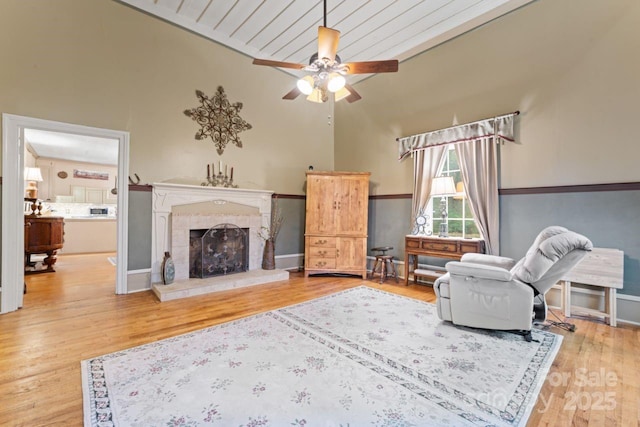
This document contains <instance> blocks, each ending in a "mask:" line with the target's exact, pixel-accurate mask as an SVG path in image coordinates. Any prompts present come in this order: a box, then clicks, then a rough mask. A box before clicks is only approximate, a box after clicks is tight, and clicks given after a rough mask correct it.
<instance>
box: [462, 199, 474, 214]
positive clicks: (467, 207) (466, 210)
mask: <svg viewBox="0 0 640 427" xmlns="http://www.w3.org/2000/svg"><path fill="white" fill-rule="evenodd" d="M464 217H465V218H473V212H471V206H470V205H469V201H467V200H465V203H464Z"/></svg>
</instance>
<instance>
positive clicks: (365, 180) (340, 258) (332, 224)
mask: <svg viewBox="0 0 640 427" xmlns="http://www.w3.org/2000/svg"><path fill="white" fill-rule="evenodd" d="M370 175H371V174H370V173H369V172H313V171H309V172H307V205H306V222H305V234H304V238H305V245H304V275H305V277H308V276H309V274H318V273H346V274H354V275H361V276H362V278H363V279H366V278H367V214H368V207H369V176H370Z"/></svg>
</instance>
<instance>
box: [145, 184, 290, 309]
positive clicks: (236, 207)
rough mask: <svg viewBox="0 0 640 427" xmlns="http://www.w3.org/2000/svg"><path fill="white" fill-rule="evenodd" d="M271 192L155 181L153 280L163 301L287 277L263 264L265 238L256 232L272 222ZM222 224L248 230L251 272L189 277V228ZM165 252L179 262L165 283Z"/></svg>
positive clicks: (204, 227) (285, 273)
mask: <svg viewBox="0 0 640 427" xmlns="http://www.w3.org/2000/svg"><path fill="white" fill-rule="evenodd" d="M272 194H273V192H272V191H265V190H248V189H237V188H222V187H203V186H193V185H183V184H170V183H156V184H153V195H152V203H153V216H152V223H151V228H152V236H151V252H152V253H151V256H152V259H151V281H152V289H153V290H154V292H155V293H156V295H157V296H158V298H160V300H161V301H165V300H169V299H176V298H182V297H187V296H193V295H200V294H203V293H209V292H215V291H218V290H226V289H232V288H236V287H242V286H250V285H254V284H260V283H268V282H271V281H276V280H286V279H288V277H289V274H288V272H286V271H282V270H275V271H273V270H271V271H267V270H262V268H261V265H262V252H263V248H264V241H263V240H262V238H260V236H259V235H258V233H259V232H260V230H261V229H262V227H267V226H268V225H269V221H270V218H271V196H272ZM224 223H226V224H234V225H237V226H238V227H240V228H248V229H249V271H247V272H244V273H235V274H229V275H224V276H214V277H210V278H206V279H200V278H197V279H190V278H189V230H191V229H209V228H211V227H213V226H215V225H218V224H224ZM165 251H168V252H170V253H171V257H172V259H173V262H174V264H175V267H176V276H175V282H174V284H171V285H163V284H162V276H161V272H160V267H161V265H162V259H163V257H164V253H165ZM174 291H175V292H174Z"/></svg>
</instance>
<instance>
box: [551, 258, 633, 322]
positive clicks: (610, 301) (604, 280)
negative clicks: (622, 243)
mask: <svg viewBox="0 0 640 427" xmlns="http://www.w3.org/2000/svg"><path fill="white" fill-rule="evenodd" d="M623 276H624V252H623V251H621V250H619V249H608V248H593V250H592V251H591V252H587V255H585V257H584V258H583V259H582V260H581V261H580V262H579V263H578V264H577V265H576V266H575V267H574V268H573V269H572V270H571V271H570V272H569V273H567V274H566V275H565V276H564V277H563V278H562V279H561V281H560V286H561V289H562V306H561V308H562V310H563V311H564V315H565V316H566V317H571V312H572V311H573V312H583V313H585V314H588V315H595V316H598V317H603V318H604V319H605V321H607V320H608V323H609V325H610V326H613V327H615V326H616V317H617V303H616V295H617V292H616V290H617V289H622V286H623ZM571 282H575V283H582V284H584V285H591V286H598V287H601V288H603V290H604V311H599V310H593V309H590V308H586V307H577V306H572V305H571Z"/></svg>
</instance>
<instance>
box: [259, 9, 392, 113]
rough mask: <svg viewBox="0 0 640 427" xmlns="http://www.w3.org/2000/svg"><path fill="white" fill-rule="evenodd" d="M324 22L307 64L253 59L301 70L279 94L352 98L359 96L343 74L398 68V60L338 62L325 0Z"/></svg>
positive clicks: (336, 36)
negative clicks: (289, 89)
mask: <svg viewBox="0 0 640 427" xmlns="http://www.w3.org/2000/svg"><path fill="white" fill-rule="evenodd" d="M323 23H324V25H323V26H321V27H318V52H317V53H314V54H313V55H312V56H311V59H310V60H309V65H304V64H296V63H294V62H281V61H272V60H269V59H257V58H255V59H254V60H253V63H254V64H255V65H267V66H271V67H279V68H291V69H295V70H304V71H306V72H307V75H305V76H304V77H302V78H301V79H299V80H298V82H297V84H296V87H295V88H293V89H292V90H291V91H290V92H289V93H287V94H286V95H285V96H283V97H282V99H287V100H292V99H295V98H297V97H298V96H299V95H300V94H304V95H307V100H309V101H312V102H320V103H321V102H326V101H328V100H329V94H330V93H333V94H334V96H335V100H336V101H339V100H341V99H346V100H347V102H350V103H351V102H355V101H357V100H359V99H361V98H362V97H361V96H360V95H359V94H358V92H356V90H355V89H354V88H353V87H352V86H351V85H349V84H347V82H346V79H345V77H344V76H345V75H347V74H373V73H395V72H396V71H398V60H396V59H391V60H386V61H365V62H342V61H341V60H340V57H339V56H338V55H337V52H338V42H339V41H340V31H338V30H334V29H333V28H328V27H327V0H324V22H323Z"/></svg>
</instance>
